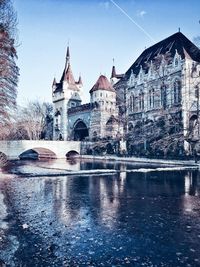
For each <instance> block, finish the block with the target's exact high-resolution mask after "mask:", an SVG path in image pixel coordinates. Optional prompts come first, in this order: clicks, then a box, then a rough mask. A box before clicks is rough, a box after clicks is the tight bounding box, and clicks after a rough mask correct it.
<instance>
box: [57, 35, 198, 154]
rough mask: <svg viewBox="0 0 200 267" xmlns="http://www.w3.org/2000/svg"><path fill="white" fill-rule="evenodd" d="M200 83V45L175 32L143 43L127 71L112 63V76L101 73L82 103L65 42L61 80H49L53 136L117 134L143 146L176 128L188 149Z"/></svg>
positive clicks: (195, 127)
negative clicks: (146, 45)
mask: <svg viewBox="0 0 200 267" xmlns="http://www.w3.org/2000/svg"><path fill="white" fill-rule="evenodd" d="M199 84H200V50H199V49H198V48H197V47H196V46H195V45H194V44H193V43H192V42H191V41H190V40H188V39H187V38H186V37H185V36H184V35H183V34H182V33H181V32H177V33H175V34H173V35H171V36H169V37H168V38H166V39H164V40H162V41H160V42H158V43H156V44H155V45H153V46H151V47H149V48H147V49H145V50H144V52H143V53H142V54H141V55H140V56H139V57H138V58H137V60H136V61H135V62H134V63H133V65H132V66H131V67H130V68H129V69H128V70H127V71H126V72H125V74H123V75H118V74H116V70H115V66H113V68H112V74H111V80H110V81H108V79H107V78H106V77H105V76H103V75H101V76H100V77H99V79H98V80H97V82H96V83H95V85H94V86H93V87H92V89H91V90H90V103H88V104H84V105H81V95H82V86H83V84H82V80H81V77H79V80H78V81H77V82H76V81H75V79H74V77H73V74H72V70H71V65H70V55H69V47H68V49H67V56H66V64H65V69H64V72H63V75H62V77H61V80H60V82H59V83H56V81H55V79H54V82H53V103H54V116H55V117H54V139H63V140H84V139H85V138H86V137H87V138H88V139H90V140H91V139H92V138H94V137H96V136H97V137H100V138H103V137H108V136H109V137H111V138H116V135H117V134H121V136H126V138H128V137H130V139H131V136H132V143H134V141H135V139H138V138H139V139H140V141H141V143H143V146H144V148H145V147H146V145H147V143H148V141H149V140H151V139H152V140H151V141H152V142H153V141H154V140H153V139H156V138H157V139H159V135H160V136H161V135H162V133H164V134H165V135H167V136H169V135H173V134H175V135H177V134H178V135H177V136H179V140H182V141H181V142H182V144H181V146H182V147H183V148H184V149H185V150H189V149H190V145H191V143H192V142H193V141H194V140H197V139H198V138H199V135H198V134H199V123H198V113H199ZM156 131H157V137H156V138H155V132H156ZM127 136H128V137H127ZM190 141H191V142H190ZM179 145H180V144H179Z"/></svg>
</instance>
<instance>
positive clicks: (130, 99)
mask: <svg viewBox="0 0 200 267" xmlns="http://www.w3.org/2000/svg"><path fill="white" fill-rule="evenodd" d="M132 105H133V103H132V96H130V98H129V109H130V111H133V110H132Z"/></svg>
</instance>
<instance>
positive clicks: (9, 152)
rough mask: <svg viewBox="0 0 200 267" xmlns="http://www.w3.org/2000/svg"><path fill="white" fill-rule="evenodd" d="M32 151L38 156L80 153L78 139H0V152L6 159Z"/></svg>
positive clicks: (17, 157)
mask: <svg viewBox="0 0 200 267" xmlns="http://www.w3.org/2000/svg"><path fill="white" fill-rule="evenodd" d="M27 151H29V152H32V153H35V154H36V155H38V158H66V157H67V156H69V155H73V154H76V155H77V154H80V153H81V142H78V141H42V140H40V141H30V140H21V141H0V153H1V154H3V155H4V156H6V157H7V159H19V158H20V157H22V156H23V155H24V154H25V152H27Z"/></svg>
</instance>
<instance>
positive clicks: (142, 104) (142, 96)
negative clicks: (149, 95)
mask: <svg viewBox="0 0 200 267" xmlns="http://www.w3.org/2000/svg"><path fill="white" fill-rule="evenodd" d="M141 98H142V99H141V101H142V103H141V106H142V110H143V109H144V93H142V94H141Z"/></svg>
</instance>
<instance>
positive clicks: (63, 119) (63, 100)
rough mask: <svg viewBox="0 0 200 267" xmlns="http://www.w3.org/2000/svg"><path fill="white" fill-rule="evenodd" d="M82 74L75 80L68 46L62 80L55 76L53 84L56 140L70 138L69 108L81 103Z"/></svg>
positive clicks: (54, 137) (54, 134)
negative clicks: (58, 80) (57, 79)
mask: <svg viewBox="0 0 200 267" xmlns="http://www.w3.org/2000/svg"><path fill="white" fill-rule="evenodd" d="M82 87H83V83H82V79H81V76H79V80H78V81H75V79H74V75H73V72H72V69H71V63H70V51H69V46H68V47H67V53H66V60H65V67H64V70H63V74H62V77H61V79H60V82H59V83H57V82H56V79H55V78H54V80H53V84H52V99H53V108H54V127H53V129H54V131H53V139H54V140H67V139H68V132H69V130H68V109H70V108H72V107H76V106H79V105H81V89H82Z"/></svg>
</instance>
